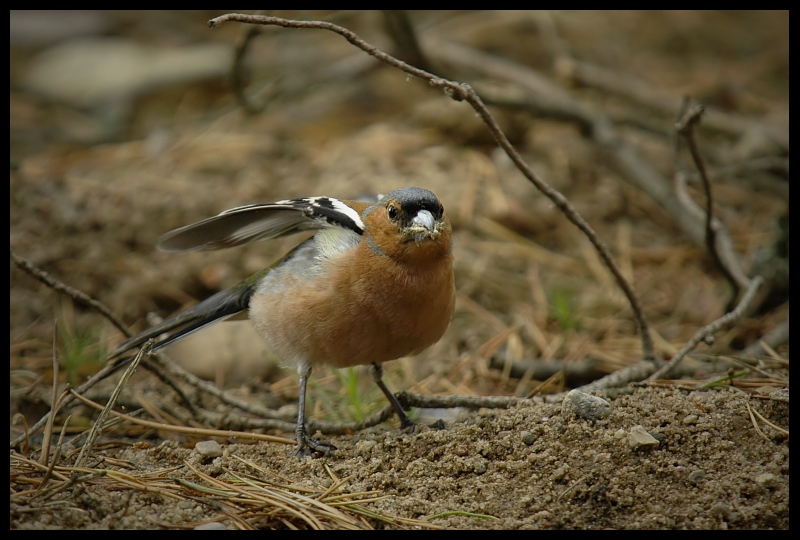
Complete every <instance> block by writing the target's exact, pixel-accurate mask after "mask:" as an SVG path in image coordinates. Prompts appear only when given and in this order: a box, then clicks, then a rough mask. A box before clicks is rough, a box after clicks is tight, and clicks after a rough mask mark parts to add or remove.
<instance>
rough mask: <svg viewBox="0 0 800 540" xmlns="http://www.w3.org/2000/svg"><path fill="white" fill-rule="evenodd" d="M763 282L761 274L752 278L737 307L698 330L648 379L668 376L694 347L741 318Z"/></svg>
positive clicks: (652, 379)
mask: <svg viewBox="0 0 800 540" xmlns="http://www.w3.org/2000/svg"><path fill="white" fill-rule="evenodd" d="M762 283H764V279H763V278H762V277H761V276H756V277H754V278H753V279H751V280H750V284H749V285H748V287H747V290H745V292H744V295H743V296H742V299H741V301H739V304H738V305H737V306H736V308H735V309H733V310H732V311H729V312H728V313H726V314H725V315H723V316H722V317H720V318H719V319H717V320H716V321H714V322H712V323H711V324H708V325H706V326H704V327H703V328H701V329H700V330H698V331H697V332H696V333H695V334H694V336H692V339H690V340H689V342H688V343H687V344H686V345H684V346H683V348H682V349H681V350H680V351H678V352H677V353H675V356H673V357H672V359H671V360H670V361H669V362H668V363H667V364H666V365H665V366H663V367H662V368H660V369H659V370H657V371H656V372H655V373H653V374H652V375H650V377H648V378H647V381H654V380H656V379H663V378H664V377H666V376H667V375H668V374H669V373H670V372H671V371H672V370H673V368H675V366H677V365H678V363H680V361H681V360H683V358H684V357H685V356H686V355H687V354H689V353H690V352H691V351H692V349H694V348H695V347H696V346H697V345H698V344H699V343H700V342H701V341H706V340H707V339H708V338H709V337H713V335H714V334H715V333H716V332H717V331H719V330H720V329H722V328H723V327H724V326H726V325H727V324H729V323H731V322H733V321H735V320H737V319H739V318H740V317H741V316H742V315H743V313H744V310H745V309H747V306H749V305H750V302H752V301H753V297H754V296H755V294H756V291H757V290H758V288H759V287H760V286H761V284H762Z"/></svg>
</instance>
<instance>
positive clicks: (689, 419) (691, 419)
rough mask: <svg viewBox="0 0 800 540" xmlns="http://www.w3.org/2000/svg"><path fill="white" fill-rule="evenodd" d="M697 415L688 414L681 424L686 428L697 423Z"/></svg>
mask: <svg viewBox="0 0 800 540" xmlns="http://www.w3.org/2000/svg"><path fill="white" fill-rule="evenodd" d="M697 420H698V418H697V415H696V414H688V415H686V418H684V419H683V424H684V425H686V426H693V425H695V424H696V423H697Z"/></svg>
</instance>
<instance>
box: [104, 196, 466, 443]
mask: <svg viewBox="0 0 800 540" xmlns="http://www.w3.org/2000/svg"><path fill="white" fill-rule="evenodd" d="M307 230H316V231H317V232H316V233H315V234H314V236H312V237H311V238H309V239H308V240H306V241H305V242H303V243H301V244H300V245H298V246H297V247H295V248H294V249H292V250H291V251H290V252H289V253H287V254H286V255H285V256H284V257H283V258H281V259H280V260H279V261H278V262H276V263H275V264H273V265H272V266H270V267H269V268H266V269H264V270H262V271H260V272H258V273H256V274H254V275H253V276H251V277H249V278H248V279H246V280H244V281H242V282H241V283H239V284H238V285H235V286H233V287H231V288H230V289H227V290H223V291H220V292H218V293H216V294H214V295H213V296H211V297H209V298H208V299H206V300H204V301H203V302H201V303H200V304H198V305H197V306H195V307H193V308H191V309H189V310H187V311H185V312H183V313H181V314H179V315H176V316H175V317H173V318H171V319H168V320H166V321H164V322H162V323H161V324H159V325H157V326H154V327H152V328H150V329H148V330H146V331H145V332H143V333H141V334H139V335H137V336H135V337H133V338H131V339H129V340H127V341H126V342H125V343H123V344H122V345H120V347H119V348H118V349H117V350H116V351H115V352H114V354H113V355H112V356H113V357H119V356H120V355H122V354H123V353H125V352H126V351H129V350H130V349H133V348H135V347H139V346H141V345H142V344H144V343H145V342H146V341H147V340H148V339H150V338H155V337H158V336H160V335H162V334H165V333H166V334H167V336H166V337H165V338H164V339H162V340H161V341H160V342H158V343H157V344H156V345H155V346H154V347H153V349H154V350H157V349H160V348H162V347H165V346H167V345H169V344H170V343H173V342H174V341H176V340H178V339H180V338H182V337H185V336H186V335H188V334H190V333H192V332H195V331H197V330H199V329H201V328H203V327H205V326H207V325H210V324H212V323H215V322H218V321H221V320H224V319H226V318H228V317H231V316H233V315H235V314H237V313H240V312H243V311H245V310H248V311H249V317H250V320H251V321H252V323H253V325H254V326H255V328H256V330H257V331H258V333H259V334H260V335H261V336H262V337H263V338H264V340H266V342H267V343H268V344H269V346H270V347H271V348H272V350H273V351H274V352H275V353H276V354H277V355H278V356H279V357H280V358H281V359H282V360H283V362H285V363H287V364H289V365H291V366H294V367H296V368H297V371H298V373H299V375H300V380H299V383H300V392H299V406H298V413H297V430H296V432H297V449H296V451H295V453H296V454H297V455H298V456H300V457H303V456H306V455H311V454H313V453H315V452H319V453H322V454H325V455H332V454H333V451H334V450H335V447H334V446H333V445H331V444H328V443H325V442H322V441H318V440H316V439H314V438H312V437H311V436H309V434H308V432H307V431H306V427H305V398H306V384H307V382H308V377H309V376H310V375H311V370H312V368H313V367H314V366H316V365H319V364H328V365H332V366H334V367H339V368H340V367H346V366H354V365H361V364H370V365H371V371H372V376H373V378H374V380H375V382H376V383H377V385H378V386H379V387H380V389H381V391H383V393H384V394H385V395H386V397H387V399H388V400H389V402H390V403H391V405H392V407H393V408H394V410H395V411H396V413H397V416H398V417H399V418H400V421H401V424H402V427H404V428H407V427H411V426H413V425H414V424H413V422H412V421H411V420H410V419H409V418H408V416H407V415H406V413H405V412H404V411H403V408H402V406H401V405H400V403H399V402H398V401H397V399H396V398H395V396H394V395H393V394H392V393H391V392H390V391H389V389H388V388H387V387H386V385H385V384H384V382H383V380H382V374H383V368H382V367H381V365H382V363H383V362H386V361H388V360H394V359H397V358H401V357H404V356H413V355H416V354H418V353H420V352H421V351H423V350H424V349H426V348H427V347H429V346H431V345H433V344H434V343H436V342H437V341H438V340H439V339H440V338H441V337H442V335H443V334H444V332H445V330H446V329H447V327H448V325H449V324H450V319H451V318H452V316H453V309H454V306H455V287H454V282H453V253H452V242H451V234H452V228H451V226H450V222H449V221H448V219H447V216H446V214H445V211H444V207H443V206H442V203H441V202H440V201H439V199H438V197H437V196H436V195H434V194H433V193H431V192H430V191H428V190H426V189H421V188H416V187H411V188H402V189H398V190H395V191H392V192H391V193H389V194H388V195H386V196H384V197H382V198H381V199H380V200H379V201H378V202H377V203H374V204H370V203H367V202H359V201H351V200H340V199H334V198H333V197H307V198H302V199H291V200H285V201H278V202H276V203H271V204H257V205H249V206H242V207H238V208H233V209H231V210H226V211H225V212H222V213H221V214H219V215H217V216H214V217H211V218H208V219H205V220H203V221H200V222H198V223H195V224H193V225H188V226H186V227H182V228H180V229H176V230H174V231H172V232H170V233H168V234H166V235H164V236H163V237H162V238H161V239H160V240H159V244H158V247H159V248H160V249H162V250H165V251H189V250H211V249H222V248H227V247H232V246H238V245H241V244H245V243H247V242H251V241H254V240H262V239H268V238H276V237H279V236H285V235H289V234H294V233H297V232H301V231H307Z"/></svg>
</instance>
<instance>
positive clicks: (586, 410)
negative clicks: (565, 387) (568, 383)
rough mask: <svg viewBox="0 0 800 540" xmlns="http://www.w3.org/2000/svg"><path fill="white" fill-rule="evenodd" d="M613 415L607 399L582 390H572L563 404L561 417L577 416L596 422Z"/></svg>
mask: <svg viewBox="0 0 800 540" xmlns="http://www.w3.org/2000/svg"><path fill="white" fill-rule="evenodd" d="M610 414H611V404H610V403H609V402H608V401H606V400H605V399H603V398H601V397H597V396H593V395H591V394H587V393H585V392H581V391H580V390H571V391H570V392H569V393H568V394H567V396H566V397H565V398H564V401H563V402H562V403H561V416H563V417H564V418H568V417H569V416H572V415H575V417H577V418H580V419H581V420H589V421H593V422H596V421H598V420H602V419H603V418H606V417H607V416H608V415H610Z"/></svg>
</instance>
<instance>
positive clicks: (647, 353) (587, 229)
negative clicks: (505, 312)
mask: <svg viewBox="0 0 800 540" xmlns="http://www.w3.org/2000/svg"><path fill="white" fill-rule="evenodd" d="M228 21H237V22H242V23H247V24H263V25H276V26H282V27H285V28H316V29H322V30H328V31H331V32H334V33H336V34H339V35H340V36H342V37H343V38H345V39H346V40H347V41H349V42H350V43H352V44H353V45H354V46H356V47H358V48H360V49H361V50H363V51H364V52H366V53H367V54H370V55H371V56H374V57H375V58H377V59H378V60H380V61H382V62H385V63H386V64H389V65H391V66H393V67H396V68H398V69H400V70H402V71H404V72H406V73H408V74H409V75H413V76H414V77H418V78H420V79H423V80H425V81H428V83H429V84H430V85H431V86H433V87H434V88H439V89H441V90H442V91H444V93H445V94H446V95H447V96H449V97H450V98H452V99H454V100H456V101H466V102H467V103H469V104H470V105H471V106H472V108H473V109H475V111H476V112H477V113H478V115H479V116H480V117H481V118H482V119H483V121H484V123H485V124H486V125H487V127H488V128H489V130H490V131H491V133H492V135H493V136H494V138H495V140H496V141H497V143H498V144H499V145H500V147H501V148H503V150H504V151H505V152H506V154H507V155H508V156H509V157H510V158H511V161H512V162H514V164H515V165H516V166H517V168H518V169H519V170H520V171H521V172H522V174H523V175H525V177H526V178H527V179H528V180H529V181H530V182H531V183H532V184H534V186H536V188H537V189H539V191H541V192H542V193H543V194H544V195H545V196H547V197H548V198H549V199H550V200H551V201H552V202H553V204H554V205H555V206H556V207H558V208H559V209H560V210H561V211H562V212H563V213H564V215H566V217H567V219H569V220H570V221H571V222H572V223H573V224H574V225H575V226H576V227H578V229H580V230H581V231H582V232H583V233H584V235H586V237H587V238H588V239H589V240H590V241H591V242H592V244H593V245H594V246H595V248H596V249H597V251H598V253H599V254H600V257H601V258H602V259H603V261H604V262H605V264H606V266H607V267H608V268H609V270H610V271H611V273H612V274H613V276H614V278H615V279H616V281H617V284H618V285H619V287H620V288H621V289H622V291H623V292H624V293H625V296H626V297H627V298H628V302H629V303H630V305H631V309H632V310H633V314H634V318H635V319H636V322H637V325H638V326H639V331H640V333H641V337H642V354H643V357H644V359H645V360H648V361H653V360H655V359H656V355H655V351H654V349H653V341H652V338H651V336H650V331H649V329H648V326H647V321H646V319H645V317H644V313H643V311H642V309H641V308H640V306H639V302H638V299H637V298H636V294H635V293H634V291H633V289H632V288H631V286H630V285H629V284H628V282H627V280H626V279H625V278H624V276H623V275H622V273H621V272H620V270H619V267H618V266H617V264H616V261H615V260H614V258H613V257H612V255H611V252H610V251H609V250H608V248H607V247H606V246H605V244H604V243H603V242H602V241H601V240H600V238H599V237H598V236H597V234H596V233H595V232H594V229H592V228H591V226H590V225H589V224H588V223H587V222H586V221H585V220H584V219H583V217H582V216H581V215H580V214H579V213H578V212H577V211H576V210H575V209H574V208H573V206H572V204H571V203H570V202H569V201H568V200H567V199H566V198H565V197H564V196H563V195H562V194H561V193H560V192H559V191H557V190H555V189H553V188H552V187H551V186H550V185H549V184H547V183H546V182H545V181H544V180H542V179H541V178H539V176H538V175H537V174H536V173H535V172H534V171H533V170H532V169H531V168H530V167H529V166H528V164H527V163H526V162H525V160H523V159H522V157H521V156H520V155H519V153H518V152H517V150H516V149H515V148H514V146H513V145H512V144H511V142H510V141H509V140H508V137H506V134H505V133H504V132H503V130H502V129H501V128H500V126H499V125H498V124H497V121H496V120H495V118H494V117H493V116H492V114H491V113H490V112H489V109H487V108H486V105H484V103H483V101H482V100H481V98H480V97H479V96H478V94H477V93H476V92H475V91H474V90H473V89H472V87H471V86H469V85H468V84H465V83H459V82H455V81H450V80H447V79H443V78H440V77H437V76H436V75H434V74H432V73H429V72H427V71H425V70H422V69H419V68H417V67H414V66H411V65H409V64H407V63H405V62H403V61H401V60H398V59H397V58H394V57H393V56H391V55H388V54H386V53H385V52H383V51H381V50H379V49H377V48H376V47H374V46H373V45H370V44H369V43H367V42H366V41H364V40H362V39H361V38H360V37H358V35H356V34H355V33H354V32H352V31H350V30H348V29H346V28H344V27H342V26H338V25H336V24H332V23H329V22H325V21H296V20H290V19H282V18H279V17H266V16H259V15H247V14H241V13H229V14H225V15H221V16H219V17H216V18H214V19H211V20H210V21H209V22H208V24H209V26H210V27H212V28H214V27H216V26H219V25H220V24H223V23H225V22H228Z"/></svg>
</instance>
